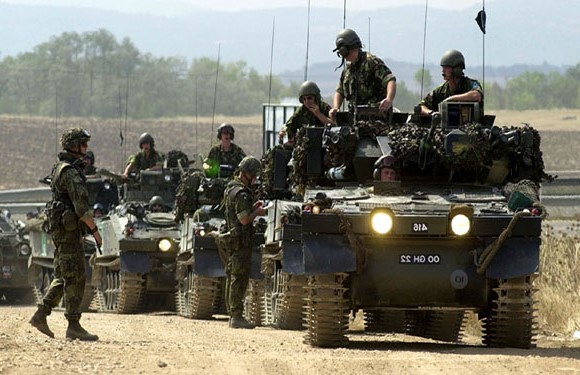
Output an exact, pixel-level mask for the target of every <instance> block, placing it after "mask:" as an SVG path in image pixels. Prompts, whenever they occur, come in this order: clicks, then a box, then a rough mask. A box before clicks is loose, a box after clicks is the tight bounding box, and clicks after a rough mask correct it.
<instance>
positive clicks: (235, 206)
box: [224, 156, 266, 328]
mask: <svg viewBox="0 0 580 375" xmlns="http://www.w3.org/2000/svg"><path fill="white" fill-rule="evenodd" d="M260 171H261V165H260V161H259V160H258V159H256V158H255V157H253V156H246V157H244V158H243V159H242V161H241V162H240V165H239V173H238V175H237V176H235V177H234V178H233V179H232V180H231V181H230V182H229V183H228V185H227V186H226V189H225V191H224V206H225V216H226V229H227V231H228V233H229V240H228V246H227V247H228V248H227V250H228V264H227V267H226V274H227V279H226V293H225V295H226V302H227V307H228V312H229V314H230V321H229V326H230V327H231V328H254V326H253V325H252V324H250V323H249V322H248V321H247V320H246V319H244V317H243V316H242V313H243V311H244V304H243V302H242V301H243V299H244V295H245V294H246V289H247V288H248V282H249V280H250V267H251V261H252V245H253V242H254V219H255V218H256V217H257V216H263V215H264V214H265V213H266V210H265V209H264V207H262V202H261V201H256V199H255V198H254V193H253V191H252V189H251V188H250V187H251V186H252V184H253V183H254V182H255V181H256V178H257V177H258V175H259V174H260Z"/></svg>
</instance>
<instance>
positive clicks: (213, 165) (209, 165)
mask: <svg viewBox="0 0 580 375" xmlns="http://www.w3.org/2000/svg"><path fill="white" fill-rule="evenodd" d="M235 133H236V132H235V130H234V127H233V126H232V125H230V124H228V123H225V122H224V123H223V124H221V125H220V126H219V127H218V129H217V138H218V140H219V141H220V143H219V144H217V145H215V146H213V147H212V148H211V149H210V150H209V153H208V154H207V159H206V160H205V163H204V170H205V171H206V174H209V175H208V177H216V176H217V171H218V170H219V167H220V165H230V166H231V167H233V168H237V167H238V165H239V164H240V162H241V161H242V159H243V158H244V156H246V153H245V152H244V150H242V148H241V147H240V146H238V145H236V144H235V143H234V142H233V140H234V135H235ZM208 172H209V173H208Z"/></svg>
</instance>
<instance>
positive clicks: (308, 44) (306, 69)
mask: <svg viewBox="0 0 580 375" xmlns="http://www.w3.org/2000/svg"><path fill="white" fill-rule="evenodd" d="M272 39H273V38H272ZM309 46H310V0H308V24H307V26H306V65H305V66H304V81H306V80H308V48H309Z"/></svg>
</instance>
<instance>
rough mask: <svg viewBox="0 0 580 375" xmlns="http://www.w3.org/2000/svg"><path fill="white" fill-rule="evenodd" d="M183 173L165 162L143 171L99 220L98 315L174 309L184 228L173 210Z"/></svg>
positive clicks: (94, 275)
mask: <svg viewBox="0 0 580 375" xmlns="http://www.w3.org/2000/svg"><path fill="white" fill-rule="evenodd" d="M170 155H171V154H170ZM180 155H182V156H184V154H180ZM169 160H173V159H169ZM176 160H179V159H176ZM174 161H175V160H174ZM179 173H180V172H179V169H178V168H177V167H176V163H173V164H172V163H167V162H166V163H165V165H164V167H163V168H162V169H161V170H143V171H141V172H140V173H139V175H138V176H136V177H135V178H134V179H130V180H129V181H128V182H127V183H125V184H124V185H123V189H122V194H121V203H120V204H119V205H118V206H117V207H115V208H114V209H113V210H112V211H111V212H109V214H108V215H106V216H104V217H102V218H100V219H98V220H97V225H98V226H99V230H100V232H101V236H102V238H103V245H102V249H101V251H100V252H98V253H96V256H95V259H94V261H93V262H92V264H91V267H92V280H91V284H92V285H93V287H94V288H95V305H96V308H97V310H98V311H99V312H118V313H137V312H141V311H144V310H147V309H148V310H150V309H162V310H173V309H174V299H173V296H174V293H175V259H176V255H177V252H178V247H179V243H178V242H179V237H180V229H179V227H178V225H177V223H176V222H175V215H174V214H173V213H171V212H170V211H171V210H172V208H173V202H174V201H175V192H176V188H177V185H178V183H179V178H180V174H179ZM107 174H108V175H111V176H115V175H113V174H111V173H107ZM115 178H117V179H119V178H118V176H117V177H115Z"/></svg>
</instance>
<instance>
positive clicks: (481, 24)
mask: <svg viewBox="0 0 580 375" xmlns="http://www.w3.org/2000/svg"><path fill="white" fill-rule="evenodd" d="M486 18H487V16H486V14H485V0H483V7H482V9H481V10H480V11H479V12H478V13H477V17H475V22H477V25H478V26H479V29H480V30H481V32H482V34H483V35H482V60H483V61H482V68H481V70H482V80H481V82H482V87H481V89H482V91H483V96H485V21H486Z"/></svg>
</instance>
